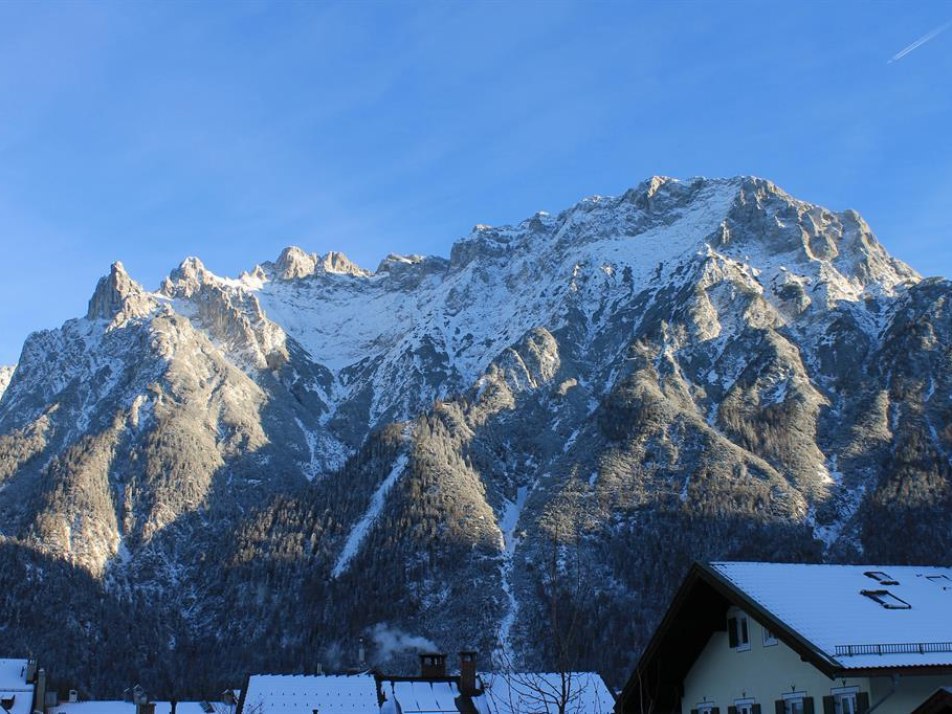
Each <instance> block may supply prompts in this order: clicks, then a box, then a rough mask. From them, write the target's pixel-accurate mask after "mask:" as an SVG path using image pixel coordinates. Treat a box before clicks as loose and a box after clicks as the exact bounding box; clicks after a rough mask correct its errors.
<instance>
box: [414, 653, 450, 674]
mask: <svg viewBox="0 0 952 714" xmlns="http://www.w3.org/2000/svg"><path fill="white" fill-rule="evenodd" d="M420 676H421V677H424V678H427V677H445V676H446V655H445V654H443V653H442V652H424V653H423V654H421V655H420Z"/></svg>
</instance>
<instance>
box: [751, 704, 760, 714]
mask: <svg viewBox="0 0 952 714" xmlns="http://www.w3.org/2000/svg"><path fill="white" fill-rule="evenodd" d="M750 711H751V714H760V705H759V704H754V706H752V707H751V709H750Z"/></svg>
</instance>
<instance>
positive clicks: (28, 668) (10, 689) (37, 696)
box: [0, 659, 45, 714]
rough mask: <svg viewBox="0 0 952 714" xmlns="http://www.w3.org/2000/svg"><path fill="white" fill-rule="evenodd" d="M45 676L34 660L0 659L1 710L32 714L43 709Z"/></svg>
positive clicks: (10, 712)
mask: <svg viewBox="0 0 952 714" xmlns="http://www.w3.org/2000/svg"><path fill="white" fill-rule="evenodd" d="M44 682H45V674H44V672H43V670H41V669H38V668H37V665H36V660H33V659H0V709H2V710H3V711H4V712H9V714H32V712H33V711H34V710H35V709H42V707H43V703H42V699H43V692H44V686H45V685H44Z"/></svg>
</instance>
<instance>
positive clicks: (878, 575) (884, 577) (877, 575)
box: [863, 570, 899, 585]
mask: <svg viewBox="0 0 952 714" xmlns="http://www.w3.org/2000/svg"><path fill="white" fill-rule="evenodd" d="M863 575H865V576H866V577H867V578H872V579H873V580H875V581H876V582H877V583H880V584H882V585H899V581H898V580H894V579H893V578H891V577H890V576H889V573H884V572H883V571H882V570H867V571H866V572H865V573H863Z"/></svg>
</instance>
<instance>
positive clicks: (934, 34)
mask: <svg viewBox="0 0 952 714" xmlns="http://www.w3.org/2000/svg"><path fill="white" fill-rule="evenodd" d="M950 27H952V22H947V23H945V24H944V25H939V26H938V27H936V28H934V29H932V30H930V31H929V32H927V33H926V34H924V35H923V36H922V37H920V38H919V39H918V40H916V41H915V42H913V43H912V44H911V45H908V46H906V47H903V48H902V49H901V50H899V51H898V52H897V53H896V54H894V55H893V56H892V57H891V58H890V60H889V61H888V62H887V63H886V64H892V63H893V62H898V61H899V60H901V59H902V58H903V57H905V56H906V55H907V54H909V53H910V52H912V51H913V50H917V49H919V48H920V47H922V46H923V45H924V44H925V43H926V42H928V41H929V40H934V39H935V38H936V37H938V36H939V35H941V34H942V33H943V32H945V31H946V30H948V29H949V28H950Z"/></svg>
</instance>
